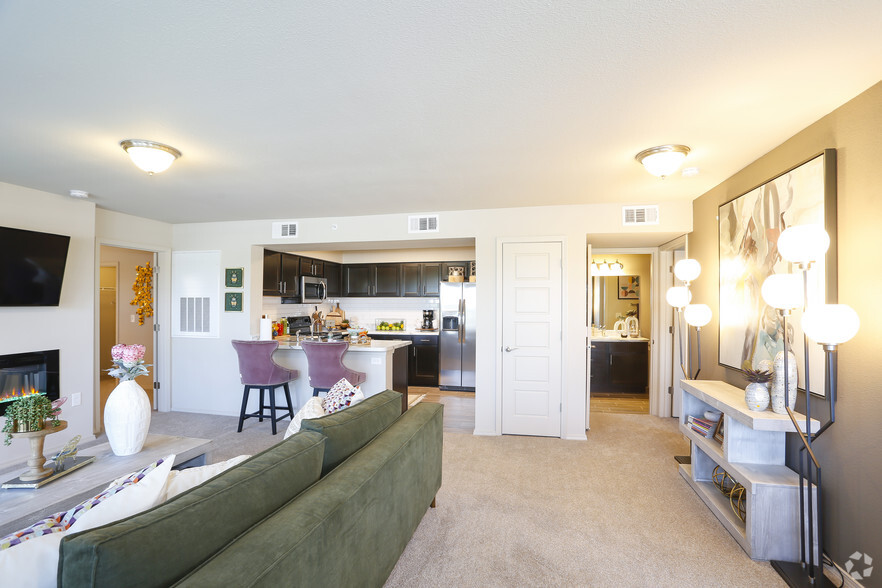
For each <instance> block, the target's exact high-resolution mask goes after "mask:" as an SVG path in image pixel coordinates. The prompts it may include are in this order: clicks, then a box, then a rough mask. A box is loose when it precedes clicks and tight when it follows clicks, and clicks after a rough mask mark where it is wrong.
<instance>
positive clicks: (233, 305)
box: [224, 292, 242, 312]
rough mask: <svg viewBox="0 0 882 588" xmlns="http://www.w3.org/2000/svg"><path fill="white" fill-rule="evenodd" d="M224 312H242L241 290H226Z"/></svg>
mask: <svg viewBox="0 0 882 588" xmlns="http://www.w3.org/2000/svg"><path fill="white" fill-rule="evenodd" d="M224 312H242V293H241V292H226V293H225V294H224Z"/></svg>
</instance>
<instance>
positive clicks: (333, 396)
mask: <svg viewBox="0 0 882 588" xmlns="http://www.w3.org/2000/svg"><path fill="white" fill-rule="evenodd" d="M357 397H360V398H357ZM361 400H364V394H363V393H362V391H361V388H359V387H358V386H353V385H352V384H350V383H349V381H348V380H347V379H346V378H342V379H341V380H340V381H339V382H337V383H336V384H334V386H333V387H332V388H331V389H330V390H328V395H327V396H326V397H325V401H324V403H323V405H322V406H323V407H324V409H325V412H327V413H328V414H333V413H335V412H337V411H338V410H343V409H344V408H346V407H347V406H352V405H353V404H357V403H358V402H361ZM353 401H354V402H353Z"/></svg>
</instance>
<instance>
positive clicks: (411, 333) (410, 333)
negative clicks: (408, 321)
mask: <svg viewBox="0 0 882 588" xmlns="http://www.w3.org/2000/svg"><path fill="white" fill-rule="evenodd" d="M368 335H408V336H414V337H416V336H420V335H429V336H433V335H434V336H435V337H437V336H438V330H437V329H436V330H434V331H419V330H417V329H408V330H406V331H368Z"/></svg>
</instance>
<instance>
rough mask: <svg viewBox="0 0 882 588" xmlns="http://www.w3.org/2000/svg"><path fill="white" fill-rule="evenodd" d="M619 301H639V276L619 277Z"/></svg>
mask: <svg viewBox="0 0 882 588" xmlns="http://www.w3.org/2000/svg"><path fill="white" fill-rule="evenodd" d="M618 294H619V300H640V276H619V289H618Z"/></svg>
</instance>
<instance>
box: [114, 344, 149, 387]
mask: <svg viewBox="0 0 882 588" xmlns="http://www.w3.org/2000/svg"><path fill="white" fill-rule="evenodd" d="M145 352H146V349H145V348H144V346H143V345H125V344H124V343H120V344H119V345H114V346H113V347H112V348H111V349H110V358H111V359H112V360H113V365H114V366H116V367H112V368H110V369H109V370H107V373H108V374H110V375H111V376H113V377H114V378H118V379H119V380H120V381H121V382H125V381H126V380H134V379H135V378H137V377H138V376H146V375H147V374H148V373H149V372H148V371H147V367H148V366H147V365H146V364H145V363H144V353H145Z"/></svg>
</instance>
